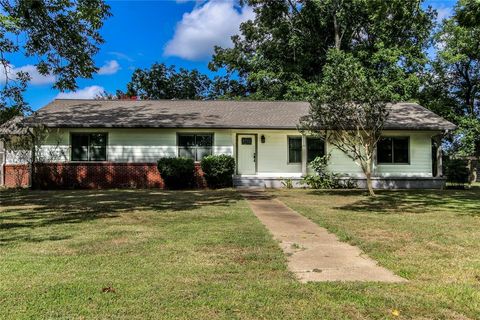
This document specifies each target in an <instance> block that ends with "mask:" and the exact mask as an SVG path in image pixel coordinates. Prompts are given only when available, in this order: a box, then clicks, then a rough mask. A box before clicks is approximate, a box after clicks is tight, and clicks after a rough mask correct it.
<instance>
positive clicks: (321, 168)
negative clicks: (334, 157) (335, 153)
mask: <svg viewBox="0 0 480 320" xmlns="http://www.w3.org/2000/svg"><path fill="white" fill-rule="evenodd" d="M329 160H330V155H324V156H322V157H316V158H315V159H314V160H313V161H311V162H310V167H312V169H313V171H315V173H316V174H314V175H307V176H305V177H304V178H303V182H304V183H305V184H306V185H308V186H309V187H310V188H312V189H333V188H335V187H336V184H337V175H336V174H334V173H332V172H329V171H328V169H327V167H328V161H329Z"/></svg>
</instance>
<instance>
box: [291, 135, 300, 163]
mask: <svg viewBox="0 0 480 320" xmlns="http://www.w3.org/2000/svg"><path fill="white" fill-rule="evenodd" d="M290 139H300V161H298V162H291V161H290ZM302 147H303V142H302V136H296V135H295V136H287V164H296V165H297V164H301V163H302Z"/></svg>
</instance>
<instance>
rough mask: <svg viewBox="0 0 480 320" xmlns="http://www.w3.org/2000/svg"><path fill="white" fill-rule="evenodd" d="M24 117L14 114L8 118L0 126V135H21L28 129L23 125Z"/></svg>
mask: <svg viewBox="0 0 480 320" xmlns="http://www.w3.org/2000/svg"><path fill="white" fill-rule="evenodd" d="M24 121H25V118H24V117H22V116H16V117H13V118H12V119H10V120H8V121H7V122H5V123H4V124H2V125H1V126H0V136H1V135H23V134H26V133H27V131H28V129H27V127H26V126H25V125H24Z"/></svg>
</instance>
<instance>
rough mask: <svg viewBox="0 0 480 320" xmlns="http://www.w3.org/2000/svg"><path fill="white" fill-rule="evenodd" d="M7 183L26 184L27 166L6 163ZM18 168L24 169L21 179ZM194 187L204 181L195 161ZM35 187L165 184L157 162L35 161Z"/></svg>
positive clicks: (202, 183)
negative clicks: (38, 162)
mask: <svg viewBox="0 0 480 320" xmlns="http://www.w3.org/2000/svg"><path fill="white" fill-rule="evenodd" d="M5 169H6V170H5V186H6V187H20V186H23V187H26V186H28V178H29V174H28V167H27V166H25V165H6V166H5ZM19 172H21V173H25V174H24V175H22V177H23V178H22V179H20V178H19V176H20V175H19V174H18V173H19ZM195 182H196V185H197V188H205V187H206V182H205V178H204V177H203V172H202V169H201V167H200V164H195ZM34 187H35V188H40V189H69V188H79V189H101V188H161V189H163V188H164V187H165V185H164V182H163V179H162V177H161V175H160V173H159V172H158V169H157V164H156V163H113V162H102V163H91V162H81V163H41V164H36V165H35V177H34Z"/></svg>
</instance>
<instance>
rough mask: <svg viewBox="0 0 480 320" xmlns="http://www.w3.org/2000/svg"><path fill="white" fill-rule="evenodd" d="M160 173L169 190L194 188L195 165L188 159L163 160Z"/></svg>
mask: <svg viewBox="0 0 480 320" xmlns="http://www.w3.org/2000/svg"><path fill="white" fill-rule="evenodd" d="M158 171H159V172H160V175H161V176H162V178H163V181H164V182H165V186H166V187H167V188H168V189H187V188H191V187H192V186H193V182H194V172H195V164H194V162H193V160H192V159H188V158H162V159H160V160H158Z"/></svg>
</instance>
